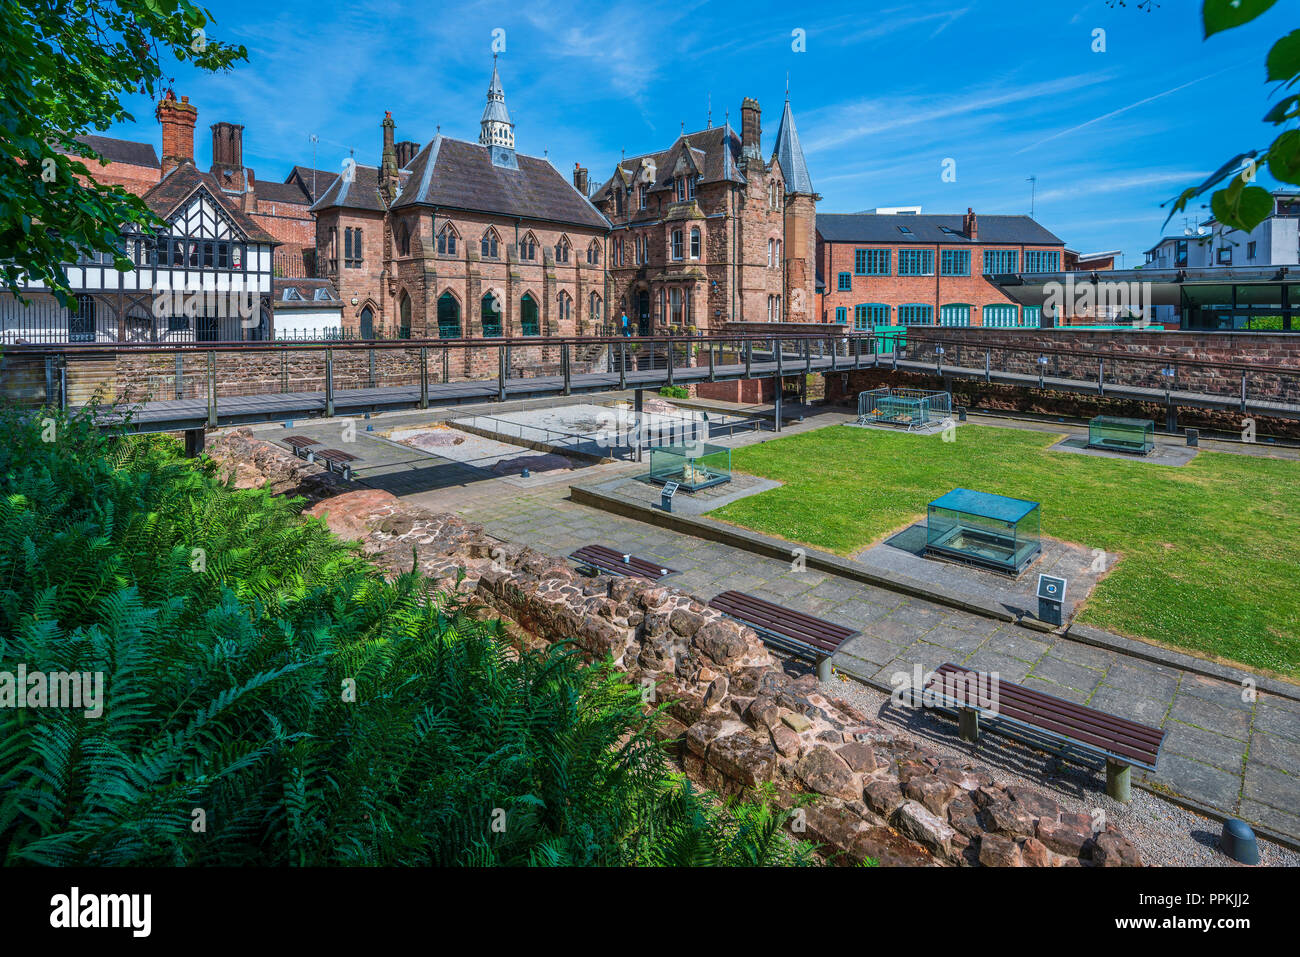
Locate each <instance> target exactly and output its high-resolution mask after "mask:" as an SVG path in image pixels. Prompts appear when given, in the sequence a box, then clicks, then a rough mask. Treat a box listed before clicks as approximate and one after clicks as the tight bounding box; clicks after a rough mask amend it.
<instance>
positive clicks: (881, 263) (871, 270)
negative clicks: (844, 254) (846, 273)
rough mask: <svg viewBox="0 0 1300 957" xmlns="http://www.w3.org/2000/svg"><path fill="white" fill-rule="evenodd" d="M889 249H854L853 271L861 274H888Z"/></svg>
mask: <svg viewBox="0 0 1300 957" xmlns="http://www.w3.org/2000/svg"><path fill="white" fill-rule="evenodd" d="M889 254H890V250H888V249H855V250H854V251H853V271H854V272H855V273H856V274H857V275H859V276H888V275H889V258H890V257H889Z"/></svg>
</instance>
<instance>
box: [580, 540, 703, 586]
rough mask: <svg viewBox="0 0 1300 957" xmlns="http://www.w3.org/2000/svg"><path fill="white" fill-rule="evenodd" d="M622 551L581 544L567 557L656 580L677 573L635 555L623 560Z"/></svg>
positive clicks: (612, 572) (595, 566)
mask: <svg viewBox="0 0 1300 957" xmlns="http://www.w3.org/2000/svg"><path fill="white" fill-rule="evenodd" d="M624 554H625V553H624V552H616V551H615V550H614V549H612V548H608V547H606V546H605V545H583V546H582V547H581V548H579V549H578V550H577V551H575V552H573V553H572V554H571V555H570V556H569V557H570V558H571V559H573V560H574V561H575V562H578V563H579V564H582V565H591V566H592V567H594V568H600V569H603V570H604V571H607V572H610V573H611V574H614V575H626V576H628V577H631V578H646V579H649V580H650V581H653V582H657V581H659V579H661V578H663V577H664V576H665V575H675V574H677V571H676V569H673V568H667V567H665V566H664V565H661V564H659V563H658V562H652V561H647V560H646V559H644V558H637V557H636V556H635V555H632V556H630V557H629V560H628V561H626V562H625V561H623V555H624Z"/></svg>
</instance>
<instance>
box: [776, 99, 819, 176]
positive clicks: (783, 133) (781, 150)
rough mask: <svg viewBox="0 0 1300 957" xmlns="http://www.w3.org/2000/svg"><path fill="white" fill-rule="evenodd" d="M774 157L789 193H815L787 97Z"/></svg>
mask: <svg viewBox="0 0 1300 957" xmlns="http://www.w3.org/2000/svg"><path fill="white" fill-rule="evenodd" d="M772 156H773V157H774V158H775V159H776V161H777V162H778V163H780V164H781V172H782V173H784V174H785V191H786V192H787V193H814V192H815V190H814V189H813V184H812V177H811V176H809V175H808V163H807V162H806V161H805V160H804V158H803V147H802V146H800V145H799V133H798V132H797V131H796V130H795V128H794V114H793V113H791V112H790V98H789V97H786V101H785V112H784V113H782V114H781V125H780V126H779V127H777V130H776V149H775V150H773V151H772Z"/></svg>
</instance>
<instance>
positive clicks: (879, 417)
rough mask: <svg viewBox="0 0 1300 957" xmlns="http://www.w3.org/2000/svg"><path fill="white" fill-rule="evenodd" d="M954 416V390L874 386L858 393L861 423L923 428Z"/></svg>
mask: <svg viewBox="0 0 1300 957" xmlns="http://www.w3.org/2000/svg"><path fill="white" fill-rule="evenodd" d="M951 417H952V394H951V393H948V392H926V391H923V390H921V389H872V390H870V391H869V392H861V393H859V394H858V424H859V425H901V426H903V427H905V428H907V429H909V430H910V429H920V428H923V427H925V426H927V425H931V424H937V423H940V422H942V421H943V420H944V419H948V418H951Z"/></svg>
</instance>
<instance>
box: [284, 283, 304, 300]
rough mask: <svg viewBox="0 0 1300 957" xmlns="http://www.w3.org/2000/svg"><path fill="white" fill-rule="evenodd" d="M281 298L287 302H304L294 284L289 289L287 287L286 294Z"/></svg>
mask: <svg viewBox="0 0 1300 957" xmlns="http://www.w3.org/2000/svg"><path fill="white" fill-rule="evenodd" d="M280 298H281V299H283V300H284V301H285V302H302V296H300V295H298V290H297V289H295V288H294V287H293V286H290V287H289V288H288V289H286V290H285V291H284V295H283V296H281V297H280Z"/></svg>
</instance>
